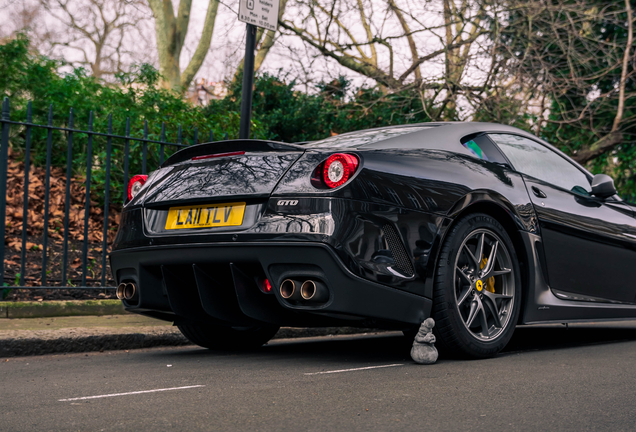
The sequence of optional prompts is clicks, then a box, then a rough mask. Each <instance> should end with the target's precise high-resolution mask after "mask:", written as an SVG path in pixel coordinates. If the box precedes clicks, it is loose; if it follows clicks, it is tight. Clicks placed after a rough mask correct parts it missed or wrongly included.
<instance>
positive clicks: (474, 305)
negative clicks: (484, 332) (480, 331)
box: [466, 301, 479, 328]
mask: <svg viewBox="0 0 636 432" xmlns="http://www.w3.org/2000/svg"><path fill="white" fill-rule="evenodd" d="M477 312H479V310H478V308H477V302H476V301H473V302H472V303H471V304H470V312H468V318H467V319H466V327H468V328H470V326H471V325H473V321H475V317H477Z"/></svg>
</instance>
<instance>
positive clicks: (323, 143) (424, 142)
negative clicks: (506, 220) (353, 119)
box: [305, 122, 590, 175]
mask: <svg viewBox="0 0 636 432" xmlns="http://www.w3.org/2000/svg"><path fill="white" fill-rule="evenodd" d="M485 132H487V133H506V134H513V135H520V136H523V137H526V138H529V139H532V140H534V141H538V142H540V143H541V144H543V145H545V146H546V147H548V148H549V149H550V150H552V151H554V152H556V153H558V154H559V155H560V156H562V157H563V158H565V159H567V160H568V161H570V162H571V163H573V164H574V165H575V166H577V167H578V168H579V169H581V170H583V172H585V173H587V174H588V175H590V173H589V171H587V170H586V169H585V168H584V167H582V166H581V165H580V164H578V163H577V162H576V161H574V160H573V159H572V158H570V157H569V156H568V155H566V154H565V153H563V152H562V151H560V150H559V149H557V148H556V147H554V146H553V145H551V144H550V143H548V142H546V141H544V140H542V139H541V138H538V137H537V136H535V135H533V134H531V133H529V132H526V131H524V130H522V129H519V128H516V127H513V126H508V125H503V124H499V123H487V122H430V123H413V124H408V125H399V126H385V127H379V128H373V129H365V130H360V131H355V132H348V133H344V134H340V135H336V136H333V137H329V138H325V139H323V140H320V141H313V142H310V143H306V144H305V146H306V147H309V148H325V149H328V148H334V149H346V148H350V149H351V150H382V149H405V150H408V149H413V150H415V149H424V150H444V151H452V152H454V153H460V154H465V155H469V156H473V154H472V153H471V152H470V150H468V149H467V148H465V147H464V146H462V145H461V144H460V141H461V139H462V138H464V137H466V136H468V135H473V134H478V133H485ZM332 145H333V147H332Z"/></svg>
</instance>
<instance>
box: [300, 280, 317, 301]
mask: <svg viewBox="0 0 636 432" xmlns="http://www.w3.org/2000/svg"><path fill="white" fill-rule="evenodd" d="M300 295H301V296H302V298H303V299H305V300H311V299H312V298H314V296H315V295H316V283H315V282H314V281H312V280H308V281H305V282H303V284H302V286H301V287H300Z"/></svg>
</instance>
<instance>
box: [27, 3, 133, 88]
mask: <svg viewBox="0 0 636 432" xmlns="http://www.w3.org/2000/svg"><path fill="white" fill-rule="evenodd" d="M39 2H40V5H41V6H42V7H43V8H44V10H45V11H46V12H47V14H48V15H49V16H53V17H54V18H55V19H56V20H57V21H58V24H59V26H57V31H50V32H49V36H48V38H47V39H44V41H43V42H44V43H45V44H48V45H49V49H48V50H46V51H48V52H49V53H51V52H54V51H57V50H59V49H70V50H71V51H74V52H76V53H78V54H79V60H77V61H73V57H74V55H72V54H71V55H69V54H66V55H65V56H64V57H66V58H68V59H70V60H71V63H73V64H75V65H82V66H84V65H85V66H88V67H89V68H90V70H91V72H92V74H93V76H94V77H95V78H101V77H103V76H104V75H105V74H109V75H114V74H115V73H117V72H122V70H123V69H124V67H123V66H124V65H126V66H127V65H128V64H129V63H132V62H133V60H132V59H131V58H130V52H131V51H130V49H131V44H132V43H133V40H132V38H131V37H130V36H131V35H130V34H131V33H133V32H135V33H137V34H136V39H137V40H138V39H139V32H138V31H137V29H138V27H139V25H140V23H141V22H142V21H143V20H144V19H145V17H144V16H143V14H142V13H140V11H139V9H138V8H139V7H140V6H142V4H141V3H140V2H139V1H138V0H39ZM39 18H40V19H39V20H38V21H43V17H41V16H40V17H39ZM33 25H35V23H33ZM126 56H128V59H125V57H126ZM139 60H140V59H137V61H139Z"/></svg>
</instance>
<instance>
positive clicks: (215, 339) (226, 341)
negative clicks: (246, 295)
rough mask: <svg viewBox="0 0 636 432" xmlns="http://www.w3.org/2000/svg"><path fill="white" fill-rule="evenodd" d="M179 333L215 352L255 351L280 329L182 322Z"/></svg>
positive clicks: (263, 326) (179, 324)
mask: <svg viewBox="0 0 636 432" xmlns="http://www.w3.org/2000/svg"><path fill="white" fill-rule="evenodd" d="M177 327H179V331H181V333H182V334H183V335H184V336H185V337H186V338H188V340H189V341H190V342H192V343H194V344H196V345H199V346H201V347H203V348H208V349H215V350H245V349H253V348H258V347H260V346H262V345H263V344H265V343H267V341H269V340H270V339H271V338H272V337H274V335H275V334H276V332H277V331H278V329H279V327H276V326H270V325H262V326H256V327H225V326H220V325H214V324H203V323H198V322H191V321H190V322H181V323H178V324H177Z"/></svg>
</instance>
